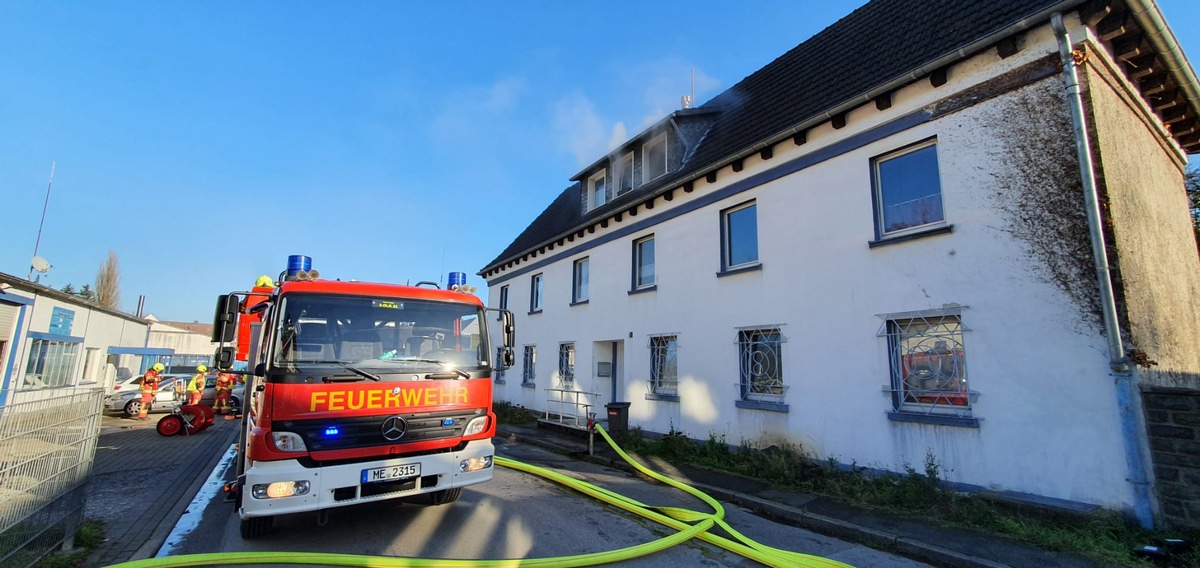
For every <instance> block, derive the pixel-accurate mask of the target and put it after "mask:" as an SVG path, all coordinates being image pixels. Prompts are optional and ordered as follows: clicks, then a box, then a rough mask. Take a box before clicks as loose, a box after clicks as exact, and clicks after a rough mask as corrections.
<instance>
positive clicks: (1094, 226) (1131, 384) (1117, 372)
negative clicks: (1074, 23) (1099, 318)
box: [1050, 12, 1154, 529]
mask: <svg viewBox="0 0 1200 568" xmlns="http://www.w3.org/2000/svg"><path fill="white" fill-rule="evenodd" d="M1050 25H1051V27H1053V28H1054V35H1055V37H1057V38H1058V52H1059V55H1060V56H1061V57H1062V65H1063V79H1064V81H1065V82H1066V87H1067V88H1066V94H1067V105H1068V106H1069V107H1070V108H1071V123H1072V126H1073V129H1074V134H1075V150H1076V153H1077V155H1078V158H1079V177H1080V179H1081V181H1082V182H1083V197H1084V202H1085V207H1086V209H1087V218H1088V234H1089V236H1090V237H1091V241H1092V257H1093V258H1092V259H1093V261H1094V263H1095V268H1096V279H1097V283H1098V284H1099V286H1100V308H1101V313H1102V315H1103V319H1104V334H1105V336H1106V337H1107V339H1108V354H1109V368H1110V369H1111V370H1112V373H1113V377H1114V379H1115V381H1114V386H1115V387H1116V395H1117V406H1118V408H1117V412H1118V414H1119V415H1120V417H1119V418H1120V420H1121V437H1122V441H1123V442H1124V444H1123V445H1124V448H1125V463H1126V466H1127V474H1128V478H1127V479H1128V481H1129V483H1130V484H1131V485H1132V486H1133V501H1134V503H1133V513H1134V516H1135V518H1136V519H1137V522H1138V524H1140V525H1141V526H1142V527H1143V528H1146V529H1150V528H1153V527H1154V500H1153V496H1152V491H1151V488H1150V472H1149V468H1148V467H1147V466H1148V463H1149V460H1148V459H1147V458H1146V456H1147V455H1148V453H1149V448H1148V444H1147V438H1146V434H1145V424H1146V423H1145V420H1144V419H1143V417H1142V404H1141V393H1140V392H1139V391H1138V388H1137V382H1136V380H1135V379H1134V376H1133V373H1132V370H1131V369H1130V367H1129V361H1128V359H1127V358H1126V357H1125V347H1124V345H1123V344H1122V341H1121V328H1120V322H1119V321H1118V319H1117V303H1116V300H1115V299H1114V297H1113V290H1112V277H1111V275H1110V268H1109V264H1108V251H1107V247H1106V246H1105V243H1104V231H1103V228H1102V225H1101V220H1100V199H1099V196H1098V194H1097V191H1096V173H1095V164H1094V163H1093V162H1092V147H1091V142H1090V140H1089V139H1088V135H1087V122H1086V117H1085V116H1084V113H1083V96H1082V95H1081V92H1080V87H1079V73H1078V70H1077V65H1076V63H1075V59H1074V55H1073V53H1072V47H1073V45H1074V44H1073V43H1072V42H1071V36H1070V34H1068V33H1067V28H1066V25H1065V24H1064V23H1063V18H1062V13H1061V12H1056V13H1055V14H1054V15H1053V16H1051V18H1050Z"/></svg>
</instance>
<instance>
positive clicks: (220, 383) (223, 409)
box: [213, 373, 234, 420]
mask: <svg viewBox="0 0 1200 568" xmlns="http://www.w3.org/2000/svg"><path fill="white" fill-rule="evenodd" d="M233 383H234V380H233V375H230V374H229V373H221V374H219V375H217V384H216V385H215V388H216V389H217V401H216V402H215V403H213V410H216V411H217V412H220V413H221V414H224V415H225V419H226V420H233V416H230V415H229V406H230V405H229V395H230V394H231V393H233Z"/></svg>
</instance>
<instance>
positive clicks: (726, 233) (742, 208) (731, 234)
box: [721, 201, 758, 270]
mask: <svg viewBox="0 0 1200 568" xmlns="http://www.w3.org/2000/svg"><path fill="white" fill-rule="evenodd" d="M721 248H722V250H721V269H722V270H729V269H732V268H740V267H744V266H749V265H751V264H754V263H757V262H758V206H757V205H756V204H755V202H753V201H751V202H749V203H743V204H741V205H738V206H736V207H732V208H730V209H726V210H724V211H722V212H721Z"/></svg>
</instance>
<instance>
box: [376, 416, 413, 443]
mask: <svg viewBox="0 0 1200 568" xmlns="http://www.w3.org/2000/svg"><path fill="white" fill-rule="evenodd" d="M407 428H408V424H405V422H404V418H402V417H400V416H389V417H387V418H385V419H384V421H383V426H382V427H381V428H380V431H382V432H383V438H384V439H385V440H387V441H389V442H395V441H396V440H399V439H400V438H403V437H404V431H405V430H406V429H407Z"/></svg>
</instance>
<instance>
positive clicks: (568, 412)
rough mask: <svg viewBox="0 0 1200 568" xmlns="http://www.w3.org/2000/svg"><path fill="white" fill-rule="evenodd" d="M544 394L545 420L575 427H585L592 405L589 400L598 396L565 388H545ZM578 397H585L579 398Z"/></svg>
mask: <svg viewBox="0 0 1200 568" xmlns="http://www.w3.org/2000/svg"><path fill="white" fill-rule="evenodd" d="M546 395H547V396H546V417H545V420H546V421H548V422H557V423H559V424H564V425H567V424H569V425H571V426H573V427H575V428H586V427H587V421H588V419H589V418H591V417H592V415H591V412H592V411H591V409H592V406H594V405H593V404H592V403H591V402H590V401H591V400H594V399H595V398H598V397H599V396H600V395H599V394H598V393H594V392H583V391H579V390H567V389H546ZM580 397H585V398H583V400H580Z"/></svg>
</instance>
